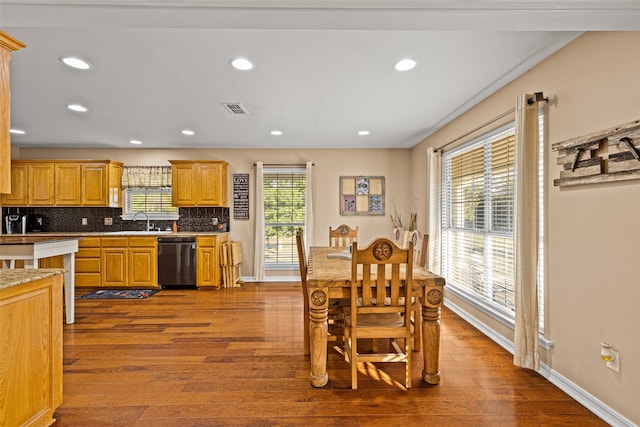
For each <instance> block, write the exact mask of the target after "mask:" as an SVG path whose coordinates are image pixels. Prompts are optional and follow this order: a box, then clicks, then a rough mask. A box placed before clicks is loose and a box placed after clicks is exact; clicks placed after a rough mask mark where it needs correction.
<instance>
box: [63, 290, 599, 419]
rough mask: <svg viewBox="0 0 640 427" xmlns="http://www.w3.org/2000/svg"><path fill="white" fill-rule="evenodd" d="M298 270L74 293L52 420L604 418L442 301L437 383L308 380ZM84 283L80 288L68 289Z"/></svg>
mask: <svg viewBox="0 0 640 427" xmlns="http://www.w3.org/2000/svg"><path fill="white" fill-rule="evenodd" d="M297 286H299V285H298V284H296V283H277V284H274V283H268V284H256V283H245V284H244V285H243V286H242V287H241V288H234V289H223V290H216V291H197V290H162V291H160V292H158V293H157V294H155V295H153V296H152V297H150V298H148V299H144V300H87V299H84V300H76V323H75V324H73V325H65V326H64V400H63V404H62V405H61V406H60V408H59V409H58V410H57V411H56V414H55V416H56V419H57V422H56V423H55V424H54V426H57V427H63V426H82V427H84V426H154V427H158V426H181V427H190V426H306V427H312V426H338V425H339V426H388V425H391V424H392V423H393V424H395V425H402V426H425V425H429V426H447V427H449V426H563V425H566V426H568V425H579V426H605V425H607V424H606V423H604V422H603V421H601V420H600V419H599V418H598V417H596V416H595V415H593V414H592V413H591V412H589V411H588V410H587V409H585V408H584V407H583V406H581V405H580V404H579V403H577V402H575V401H574V400H572V399H571V398H570V397H569V396H568V395H566V394H565V393H564V392H562V391H560V390H559V389H558V388H556V387H555V386H553V385H552V384H551V383H549V382H548V381H546V380H545V379H544V378H542V377H541V376H540V375H538V374H537V373H535V372H532V371H528V370H524V369H520V368H517V367H514V366H513V364H512V356H511V355H510V354H509V353H507V352H506V351H504V350H503V349H502V348H501V347H499V346H498V345H497V344H495V343H494V342H493V341H491V340H489V339H488V338H486V337H484V336H483V335H482V334H481V333H480V332H478V331H477V330H475V329H474V328H473V327H471V326H470V325H469V324H467V323H466V322H464V321H463V320H461V319H460V318H459V317H458V316H456V315H455V314H453V313H452V312H450V311H448V310H446V309H445V310H444V311H443V315H442V317H443V319H442V344H441V358H440V360H441V361H440V371H441V374H442V381H441V383H440V385H437V386H429V385H427V384H426V383H424V382H423V381H421V379H420V372H421V369H422V367H421V366H420V364H421V363H422V362H421V360H420V359H421V358H420V357H414V367H413V385H414V388H412V389H411V390H409V391H406V390H402V389H401V385H400V384H401V383H402V378H403V371H404V368H403V366H402V364H394V365H387V366H384V367H383V370H382V371H380V370H377V369H371V368H368V369H367V374H366V375H365V374H364V373H363V374H362V376H361V377H360V378H359V381H358V382H359V389H358V390H351V384H350V373H349V366H348V364H347V363H346V362H344V360H343V359H342V357H341V356H340V354H339V353H338V352H337V351H335V350H334V349H331V350H330V351H329V363H328V370H329V377H330V380H329V383H328V384H327V386H325V387H324V388H321V389H316V388H313V387H312V386H311V385H310V383H309V359H308V356H304V355H303V351H302V343H303V341H302V323H301V322H302V320H301V319H302V301H301V297H300V290H299V288H298V287H297ZM78 293H82V292H80V291H79V292H78Z"/></svg>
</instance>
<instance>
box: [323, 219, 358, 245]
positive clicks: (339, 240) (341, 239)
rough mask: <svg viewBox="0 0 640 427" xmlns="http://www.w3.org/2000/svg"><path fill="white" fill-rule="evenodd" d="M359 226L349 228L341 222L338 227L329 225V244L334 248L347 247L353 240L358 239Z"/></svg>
mask: <svg viewBox="0 0 640 427" xmlns="http://www.w3.org/2000/svg"><path fill="white" fill-rule="evenodd" d="M359 233H360V230H359V227H356V228H355V229H354V228H351V227H349V226H348V225H346V224H341V225H340V226H339V227H338V228H335V229H334V228H331V227H329V246H330V247H334V248H348V247H349V246H351V244H352V243H353V242H357V241H358V235H359Z"/></svg>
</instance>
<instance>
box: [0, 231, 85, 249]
mask: <svg viewBox="0 0 640 427" xmlns="http://www.w3.org/2000/svg"><path fill="white" fill-rule="evenodd" d="M79 237H80V236H75V237H72V236H62V235H60V236H54V235H41V234H3V235H2V236H0V245H31V244H37V243H48V242H52V241H56V240H69V239H75V240H78V238H79ZM1 250H2V249H0V251H1Z"/></svg>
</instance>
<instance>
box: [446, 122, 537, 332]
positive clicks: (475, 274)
mask: <svg viewBox="0 0 640 427" xmlns="http://www.w3.org/2000/svg"><path fill="white" fill-rule="evenodd" d="M539 122H540V128H539V131H540V151H539V157H540V161H539V175H538V177H539V182H538V187H539V197H540V199H539V212H538V213H539V230H540V231H539V248H540V250H539V254H538V258H539V262H538V283H539V287H538V299H539V301H538V307H539V308H538V310H539V320H540V331H543V330H544V245H543V243H544V115H543V114H542V110H541V113H540V115H539ZM514 135H515V129H514V127H513V125H510V126H507V127H505V128H502V129H500V130H498V131H496V132H494V133H492V134H488V135H486V136H484V137H481V138H479V139H478V140H476V141H474V142H472V143H471V144H469V145H466V146H462V147H460V148H458V149H454V150H452V151H451V152H448V153H445V154H443V156H442V164H443V165H442V205H441V206H442V216H441V218H442V240H441V242H442V247H441V249H442V260H443V261H442V265H443V270H442V274H443V275H444V276H445V278H446V279H447V286H448V287H449V288H450V289H454V290H455V291H457V293H458V294H459V295H463V296H465V297H466V298H468V299H469V300H471V301H474V302H476V303H477V305H478V306H480V307H486V308H487V309H488V310H487V311H488V312H491V313H496V312H497V313H500V314H501V315H502V317H503V318H506V319H510V321H513V315H514V312H515V299H514V292H515V282H514V280H515V279H514V267H515V266H514V260H515V254H514V246H513V236H514V231H515V230H514V228H513V212H514V211H513V209H514V203H515V199H514V198H515V178H516V172H517V171H516V169H515V139H514Z"/></svg>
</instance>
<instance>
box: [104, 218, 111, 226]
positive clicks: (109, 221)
mask: <svg viewBox="0 0 640 427" xmlns="http://www.w3.org/2000/svg"><path fill="white" fill-rule="evenodd" d="M104 225H113V218H105V219H104Z"/></svg>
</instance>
